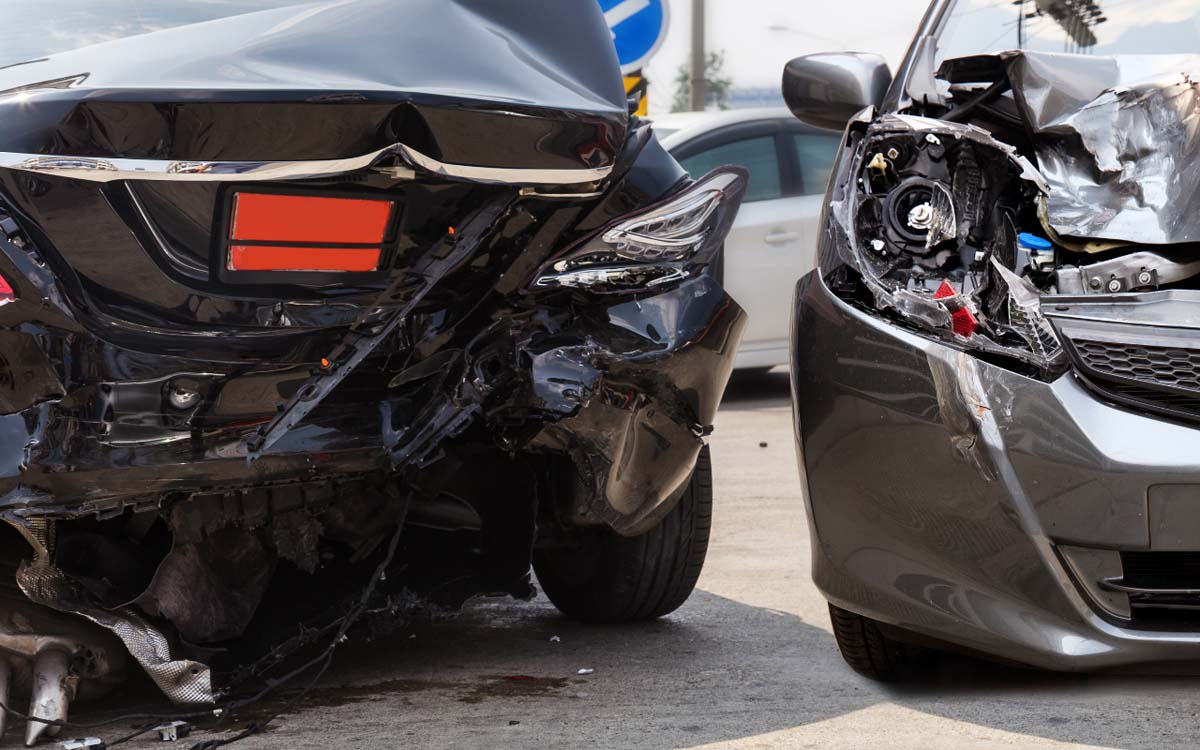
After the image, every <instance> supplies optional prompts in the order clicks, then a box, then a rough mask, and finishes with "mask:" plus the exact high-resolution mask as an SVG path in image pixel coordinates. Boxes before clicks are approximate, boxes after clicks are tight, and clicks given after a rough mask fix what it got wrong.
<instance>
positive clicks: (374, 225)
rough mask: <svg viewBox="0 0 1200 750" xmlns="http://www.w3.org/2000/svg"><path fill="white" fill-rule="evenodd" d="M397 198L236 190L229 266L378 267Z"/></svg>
mask: <svg viewBox="0 0 1200 750" xmlns="http://www.w3.org/2000/svg"><path fill="white" fill-rule="evenodd" d="M395 210H396V204H395V203H394V202H392V201H388V200H373V199H364V198H325V197H315V196H304V195H279V194H273V193H237V194H235V195H234V196H233V210H232V212H231V214H230V220H229V254H228V259H227V268H228V269H229V270H230V271H301V272H303V271H310V272H323V273H331V272H343V273H369V272H372V271H377V270H379V262H380V259H381V257H382V255H383V245H384V243H385V242H386V241H387V235H388V230H389V228H390V226H391V224H392V216H393V214H394V213H395Z"/></svg>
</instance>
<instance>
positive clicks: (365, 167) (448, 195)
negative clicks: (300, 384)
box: [0, 0, 629, 332]
mask: <svg viewBox="0 0 1200 750" xmlns="http://www.w3.org/2000/svg"><path fill="white" fill-rule="evenodd" d="M628 124H629V123H628V114H627V110H626V105H625V97H624V89H623V86H622V82H621V78H620V74H619V71H618V66H617V64H616V60H615V53H614V52H613V47H612V42H611V38H610V36H609V32H608V30H607V26H606V25H605V23H604V20H603V16H602V14H601V12H600V10H599V8H598V6H597V5H596V3H594V2H593V1H592V0H529V1H528V2H522V3H519V4H515V3H498V2H491V1H489V0H405V1H404V2H394V1H392V0H351V1H350V2H324V3H314V4H311V5H305V6H299V7H291V8H282V9H277V10H270V11H263V12H258V13H251V14H247V15H242V16H235V17H231V18H225V19H220V20H217V21H210V22H205V23H200V24H193V25H190V26H184V27H179V28H175V29H168V30H165V31H160V32H155V33H152V34H147V35H143V36H138V37H130V38H127V39H121V40H117V41H113V42H107V43H104V44H100V45H95V46H92V47H88V48H84V49H80V50H74V51H71V52H67V53H63V54H60V55H56V56H52V57H50V58H47V59H45V60H40V61H33V62H30V63H26V64H19V65H16V66H10V67H8V68H5V69H0V192H2V193H3V194H2V195H0V198H2V199H5V200H6V202H7V203H9V206H10V209H11V211H12V213H14V214H15V215H16V216H17V217H18V219H19V220H20V221H21V222H22V224H23V225H24V227H25V228H26V230H27V231H29V232H30V234H31V235H32V236H33V237H34V239H35V241H36V244H37V246H38V247H39V249H41V250H42V252H43V253H44V254H45V256H46V259H47V261H48V262H49V263H50V265H51V266H52V268H53V269H54V270H55V272H56V274H57V275H58V276H59V277H60V278H64V279H69V280H70V281H71V282H72V285H73V287H74V288H75V289H77V290H78V291H79V293H80V294H81V295H82V296H85V297H86V299H87V303H88V305H89V306H91V307H93V308H95V309H98V310H100V311H102V312H103V313H104V314H106V315H107V316H110V317H113V318H115V319H118V320H121V321H123V322H126V323H132V324H136V325H144V326H167V327H178V326H184V327H191V328H197V329H204V330H221V331H228V332H236V331H239V330H241V331H255V330H262V329H271V328H280V327H287V328H292V329H295V328H297V327H298V328H328V327H337V326H342V325H345V324H347V323H348V322H349V321H352V320H353V319H354V318H355V317H356V316H357V315H358V314H359V312H360V311H361V308H362V306H365V305H369V304H371V302H372V301H373V300H374V299H375V296H376V295H377V294H378V292H379V291H380V290H381V289H383V288H385V287H386V286H387V284H388V283H389V280H390V278H392V277H394V276H395V274H397V273H403V272H404V269H405V268H407V267H408V266H409V265H411V263H412V262H413V261H414V259H415V258H416V257H418V256H419V254H420V253H421V252H423V250H425V249H427V248H430V247H432V246H433V245H434V244H435V243H436V242H437V241H438V240H439V239H441V238H442V237H444V236H445V234H446V233H447V232H448V231H452V228H453V227H454V226H455V225H456V224H457V223H458V222H460V221H462V220H464V219H465V218H466V217H467V216H468V215H469V214H470V213H471V211H472V207H478V206H481V205H484V204H487V203H489V202H492V201H495V200H499V199H501V198H502V195H503V194H506V193H511V192H512V191H513V190H514V189H515V186H519V185H525V184H581V183H585V182H589V181H592V182H596V181H601V180H602V179H603V177H604V176H606V175H607V174H608V173H609V172H610V171H611V170H612V169H613V167H614V165H615V162H616V159H617V155H618V154H619V153H620V149H621V147H622V146H623V144H624V140H625V137H626V134H627V131H628ZM226 175H228V177H226ZM259 175H262V177H261V179H260V178H259ZM297 178H298V179H297ZM239 191H241V192H247V191H249V192H259V193H279V192H283V193H288V194H291V195H298V196H306V197H310V198H318V197H325V198H330V199H345V200H350V201H391V202H393V203H394V205H395V206H396V212H395V216H394V219H393V220H392V223H391V224H389V229H388V233H387V237H386V246H385V247H384V248H383V249H382V254H381V256H380V257H381V264H380V267H379V269H378V273H374V274H363V273H350V274H347V275H344V276H342V275H338V274H311V275H301V276H296V275H295V274H292V275H290V276H289V275H287V274H284V275H281V276H278V277H274V276H271V275H270V274H269V273H268V274H267V275H265V276H264V275H262V274H228V273H225V272H226V271H227V270H228V264H229V257H230V253H231V245H230V242H231V240H233V239H235V238H234V237H233V236H232V235H231V234H230V232H231V219H232V212H233V206H234V204H235V202H236V197H235V196H236V194H237V193H238V192H239ZM298 218H299V217H298ZM288 239H289V240H291V242H290V243H289V246H294V245H297V244H298V245H299V247H300V249H301V250H307V249H308V248H306V247H305V245H306V243H305V242H304V238H302V237H296V236H289V237H288ZM324 239H325V240H328V239H329V238H327V237H326V238H324ZM334 239H335V240H336V239H337V238H336V237H335V238H334ZM325 244H328V243H325ZM334 244H335V245H337V244H339V243H334ZM335 249H336V248H335ZM497 270H498V271H501V272H502V270H503V269H497Z"/></svg>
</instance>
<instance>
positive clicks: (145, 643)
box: [17, 561, 214, 704]
mask: <svg viewBox="0 0 1200 750" xmlns="http://www.w3.org/2000/svg"><path fill="white" fill-rule="evenodd" d="M17 585H18V586H20V587H21V590H22V591H23V592H25V595H26V596H28V597H29V598H30V599H31V600H33V601H34V602H36V603H38V604H41V605H43V606H46V607H50V608H51V609H57V610H59V611H61V612H74V613H76V614H78V615H82V616H83V617H86V618H87V619H89V620H91V621H92V622H94V623H96V624H97V625H100V626H102V627H105V628H108V629H109V630H111V631H112V632H113V633H114V634H115V635H116V636H117V637H118V638H120V639H121V642H122V643H124V644H125V648H127V649H129V653H130V654H131V655H132V656H133V658H134V659H136V660H137V662H138V663H139V664H141V665H142V668H143V669H145V670H146V674H148V675H150V679H152V680H154V684H155V685H157V686H158V687H159V689H160V690H162V691H163V693H164V694H165V695H166V696H167V697H168V698H170V699H171V700H173V701H175V702H176V703H184V704H197V703H212V702H213V701H214V695H213V689H212V675H211V673H210V671H209V668H208V667H207V666H205V665H204V664H201V663H200V662H196V661H191V660H189V659H176V658H174V657H173V656H172V655H171V644H170V643H169V642H168V641H167V638H166V636H164V635H163V634H162V633H160V632H159V631H158V630H156V629H155V628H154V626H152V625H151V624H150V623H148V622H147V621H146V620H145V618H143V617H142V616H141V615H140V614H138V613H137V612H136V611H135V610H133V609H132V608H130V607H119V608H117V609H114V610H111V611H110V610H104V609H101V608H99V607H94V606H88V605H87V604H85V603H84V602H85V601H86V597H85V596H84V595H83V593H82V592H80V591H79V590H78V589H77V587H76V585H75V584H74V583H73V582H72V581H71V580H70V579H69V578H68V577H67V576H66V575H65V574H63V572H62V571H61V570H59V569H58V568H56V567H54V566H52V565H49V564H47V563H45V562H41V561H35V562H32V563H25V564H23V565H22V566H21V568H20V569H19V570H18V571H17Z"/></svg>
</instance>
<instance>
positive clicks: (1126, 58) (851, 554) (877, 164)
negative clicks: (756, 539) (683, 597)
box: [784, 0, 1200, 679]
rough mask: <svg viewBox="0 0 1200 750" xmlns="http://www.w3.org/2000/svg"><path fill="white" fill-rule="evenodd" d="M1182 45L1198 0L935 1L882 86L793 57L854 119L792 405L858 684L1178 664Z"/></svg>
mask: <svg viewBox="0 0 1200 750" xmlns="http://www.w3.org/2000/svg"><path fill="white" fill-rule="evenodd" d="M1109 5H1111V6H1112V7H1111V8H1109V9H1107V12H1106V10H1105V7H1104V6H1109ZM1168 6H1169V7H1168ZM1198 50H1200V5H1196V4H1187V3H1171V4H1162V5H1158V4H1156V5H1154V6H1150V7H1146V6H1141V5H1139V6H1137V7H1136V8H1135V7H1134V6H1133V5H1129V4H1124V3H1109V2H1107V1H1104V0H1096V1H1095V2H1066V1H1065V0H1036V1H1033V0H1031V1H1029V2H1023V3H1022V2H1017V3H1015V4H1014V3H1009V2H1004V3H996V2H994V0H936V2H934V3H933V4H932V6H931V7H930V9H929V11H928V13H927V14H926V16H925V18H924V20H923V21H922V24H921V27H920V29H919V30H918V33H917V35H916V38H915V41H914V44H913V46H912V48H911V50H910V52H909V54H908V56H907V58H906V59H905V60H904V62H903V64H902V66H901V67H900V69H899V71H898V73H897V75H896V76H895V77H894V78H893V76H892V75H891V74H890V72H889V71H888V69H887V66H886V65H885V64H884V63H883V61H882V60H881V59H879V58H876V57H874V56H871V55H865V54H850V53H836V54H824V55H812V56H807V57H804V58H799V59H797V60H794V61H792V63H790V64H789V65H788V68H787V71H786V72H785V76H784V79H785V80H784V90H785V96H786V98H787V100H788V104H789V106H790V107H791V109H792V111H793V112H794V113H795V114H796V115H797V116H798V117H799V118H800V119H801V120H803V121H805V122H807V123H809V124H811V125H815V126H818V127H831V126H842V127H845V126H846V125H847V122H848V123H849V125H848V127H846V135H845V140H844V141H843V143H842V146H841V150H840V154H839V158H838V162H837V164H836V165H835V167H834V173H833V177H832V180H831V184H830V187H829V192H828V194H827V196H826V201H825V213H824V216H823V219H822V222H823V225H822V226H823V230H822V234H821V238H820V240H819V242H818V246H817V248H816V265H817V270H816V271H814V272H813V273H811V274H809V275H808V276H806V277H805V278H804V279H802V280H801V282H800V283H799V285H798V286H797V288H796V292H795V299H794V311H793V312H794V317H793V328H792V331H793V333H792V388H793V396H794V412H795V418H796V435H797V441H798V445H799V455H800V457H801V462H800V469H801V474H802V480H803V482H804V487H805V489H806V493H807V498H806V500H807V508H808V514H809V519H808V520H809V525H810V530H811V534H812V539H813V545H812V549H813V558H814V561H813V569H814V578H815V580H816V583H817V585H818V587H819V588H820V589H821V591H822V592H823V594H824V595H825V597H826V598H827V599H828V600H829V602H830V610H831V613H832V619H833V629H834V632H835V635H836V637H837V641H838V644H839V646H840V647H841V650H842V653H843V655H844V656H845V658H846V660H847V661H848V662H849V664H850V665H851V666H852V667H854V668H855V669H857V670H858V671H860V672H862V673H864V674H867V675H869V676H872V677H875V678H879V679H896V678H902V677H905V676H911V675H913V674H914V673H915V670H914V669H913V665H914V664H915V660H914V658H913V657H914V656H915V655H916V654H918V653H926V652H927V649H924V648H921V647H928V646H933V647H934V648H941V649H945V648H952V649H955V650H967V651H971V652H976V653H981V654H985V655H990V656H993V657H1000V658H1003V659H1007V660H1014V661H1018V662H1022V663H1025V664H1029V665H1034V666H1038V667H1044V668H1049V669H1061V670H1085V669H1098V668H1106V667H1113V666H1119V665H1127V664H1133V663H1144V662H1153V661H1165V660H1170V661H1178V660H1186V659H1192V658H1195V657H1200V429H1198V426H1200V244H1198V243H1200V210H1198V209H1200V169H1197V168H1196V164H1195V158H1196V154H1197V152H1198V147H1200V134H1198V129H1197V123H1200V98H1198V97H1197V95H1196V84H1195V83H1194V82H1195V81H1197V80H1200V55H1197V54H1196V52H1197V51H1198Z"/></svg>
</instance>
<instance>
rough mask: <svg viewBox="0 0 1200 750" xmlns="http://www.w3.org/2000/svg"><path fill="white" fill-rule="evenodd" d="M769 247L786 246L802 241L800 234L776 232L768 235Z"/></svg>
mask: <svg viewBox="0 0 1200 750" xmlns="http://www.w3.org/2000/svg"><path fill="white" fill-rule="evenodd" d="M766 239H767V244H768V245H786V244H787V243H789V242H795V241H796V240H798V239H800V233H799V232H775V233H774V234H768V235H767V238H766Z"/></svg>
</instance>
